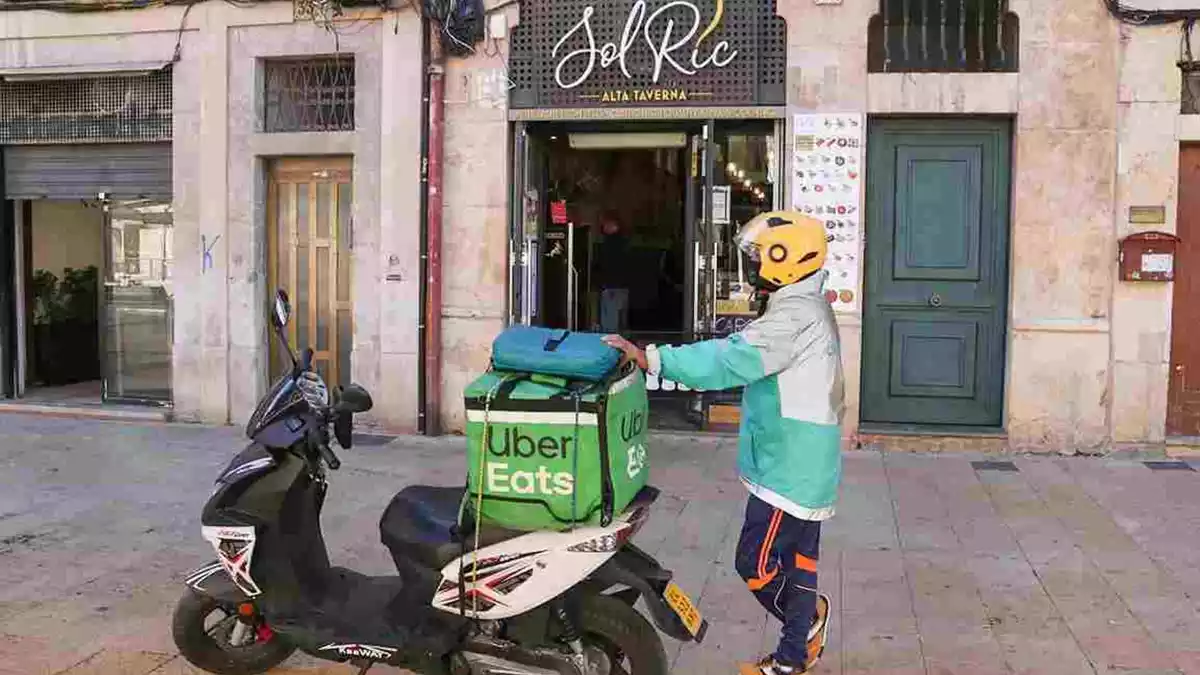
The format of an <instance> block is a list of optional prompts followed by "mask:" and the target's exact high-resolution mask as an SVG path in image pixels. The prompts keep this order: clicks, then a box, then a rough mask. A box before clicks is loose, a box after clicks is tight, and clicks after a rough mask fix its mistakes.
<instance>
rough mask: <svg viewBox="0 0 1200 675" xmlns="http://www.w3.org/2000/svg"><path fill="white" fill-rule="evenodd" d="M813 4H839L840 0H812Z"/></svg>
mask: <svg viewBox="0 0 1200 675" xmlns="http://www.w3.org/2000/svg"><path fill="white" fill-rule="evenodd" d="M813 3H814V4H818V5H840V4H842V0H813Z"/></svg>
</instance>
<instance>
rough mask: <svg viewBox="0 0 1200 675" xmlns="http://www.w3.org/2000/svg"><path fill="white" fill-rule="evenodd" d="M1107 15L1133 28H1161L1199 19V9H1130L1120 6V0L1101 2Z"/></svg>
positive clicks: (1104, 0)
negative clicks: (1106, 10)
mask: <svg viewBox="0 0 1200 675" xmlns="http://www.w3.org/2000/svg"><path fill="white" fill-rule="evenodd" d="M1101 2H1103V3H1104V6H1105V7H1107V8H1108V13H1109V14H1112V15H1113V16H1114V17H1115V18H1117V19H1118V20H1120V21H1121V22H1122V23H1127V24H1132V25H1135V26H1161V25H1164V24H1170V23H1178V22H1180V21H1188V20H1190V19H1200V9H1156V10H1143V9H1132V8H1130V7H1128V6H1126V5H1123V4H1121V0H1101Z"/></svg>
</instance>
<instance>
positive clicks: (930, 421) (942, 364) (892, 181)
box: [862, 119, 1011, 427]
mask: <svg viewBox="0 0 1200 675" xmlns="http://www.w3.org/2000/svg"><path fill="white" fill-rule="evenodd" d="M869 134H870V135H869V142H868V144H867V148H868V166H867V178H868V186H867V209H868V211H867V248H866V294H865V298H864V301H865V314H864V317H863V365H862V378H863V379H862V391H863V394H862V421H863V422H866V423H871V422H874V423H883V424H898V425H909V426H930V425H951V426H973V427H1000V426H1001V425H1002V422H1003V407H1004V353H1005V333H1006V312H1005V308H1006V306H1007V296H1008V240H1009V215H1008V214H1009V197H1008V196H1009V175H1010V164H1009V162H1010V138H1011V136H1010V134H1011V131H1010V124H1009V123H1008V122H1007V121H992V120H948V119H937V120H873V121H872V123H871V125H870V129H869Z"/></svg>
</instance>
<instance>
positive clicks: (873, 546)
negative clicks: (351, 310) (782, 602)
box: [0, 415, 1200, 675]
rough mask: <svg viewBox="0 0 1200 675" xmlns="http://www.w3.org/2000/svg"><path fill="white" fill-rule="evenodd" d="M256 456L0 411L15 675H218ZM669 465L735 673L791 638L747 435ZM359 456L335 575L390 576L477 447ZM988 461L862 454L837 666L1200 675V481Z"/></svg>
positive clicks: (331, 527) (659, 526)
mask: <svg viewBox="0 0 1200 675" xmlns="http://www.w3.org/2000/svg"><path fill="white" fill-rule="evenodd" d="M240 444H241V438H240V435H239V433H238V432H237V431H236V430H234V429H211V428H202V427H189V426H134V425H128V424H118V423H105V422H96V421H74V420H61V419H58V420H56V419H48V418H37V417H23V416H13V415H6V416H0V476H2V477H3V487H4V490H3V491H2V492H0V673H3V674H4V675H10V674H11V675H43V674H45V675H50V674H60V673H66V674H69V675H117V674H120V675H144V674H147V673H158V674H162V675H179V674H183V673H193V672H196V671H194V670H193V669H191V668H190V667H189V666H188V665H187V664H186V663H184V662H183V661H182V659H180V658H178V657H177V656H176V654H175V651H174V648H173V646H172V644H171V640H170V636H169V632H168V623H169V617H170V613H171V609H172V607H173V604H174V602H175V600H176V598H177V597H178V596H179V594H180V591H181V588H182V587H181V585H180V581H181V579H182V576H183V574H184V573H186V572H187V571H188V570H190V569H192V568H193V567H194V566H196V565H197V564H199V563H202V562H205V561H207V560H208V559H209V552H208V551H207V550H206V545H205V544H204V543H203V542H202V541H201V540H200V538H199V529H198V528H199V525H198V522H197V518H198V510H199V507H200V505H201V504H202V502H203V501H204V499H205V497H206V496H207V494H208V491H209V488H210V486H211V483H212V479H213V478H214V477H215V474H216V472H217V471H218V470H219V469H220V468H221V466H223V465H224V463H225V462H227V461H228V459H229V457H230V456H231V453H232V451H233V450H234V449H236V448H237V447H239V446H240ZM652 453H653V454H652V456H651V460H652V462H653V467H654V468H653V471H654V482H655V483H656V484H657V485H658V486H659V487H661V488H662V489H663V490H664V497H663V498H662V500H661V501H660V502H659V506H658V509H657V511H656V513H655V514H654V517H653V520H652V521H651V523H650V525H648V526H647V528H646V530H644V531H643V532H642V533H641V534H640V535H639V537H638V542H639V543H640V544H641V545H642V546H643V547H644V548H646V549H647V550H648V551H650V552H651V553H653V554H655V555H656V556H658V558H659V560H660V561H662V563H663V564H664V565H666V566H668V567H671V568H673V569H674V570H675V572H676V573H677V577H678V579H679V580H680V581H681V583H682V584H683V586H684V587H685V588H686V589H689V590H690V591H691V592H692V594H693V595H694V596H699V598H700V602H699V604H700V605H701V608H702V609H703V610H704V611H705V612H706V613H707V616H708V618H709V620H710V621H711V622H712V628H711V631H710V633H709V637H708V639H707V641H706V642H705V644H704V645H703V646H700V647H696V646H689V647H684V648H682V649H680V648H679V646H678V645H675V644H671V645H669V648H670V649H671V656H672V658H673V660H674V672H676V673H689V674H691V673H732V672H733V663H734V661H735V660H737V659H738V658H745V657H750V656H753V655H755V654H758V653H759V652H761V651H763V650H766V649H768V648H770V647H771V646H772V642H773V640H774V637H775V632H776V626H775V625H773V623H772V622H768V621H767V620H766V618H765V617H764V615H763V613H762V611H761V610H760V609H759V608H758V606H757V605H756V603H755V602H754V600H753V599H752V598H751V597H750V595H749V594H748V593H747V592H746V591H745V590H744V587H743V585H742V583H741V581H740V580H739V579H738V578H737V577H736V575H735V573H734V572H733V569H732V563H731V560H732V555H733V547H734V544H735V542H736V538H737V534H738V525H739V518H740V516H741V509H742V506H743V503H744V499H745V497H744V494H743V491H742V489H741V488H740V487H739V486H738V484H737V482H736V479H735V475H734V470H733V463H734V445H733V441H732V439H729V438H701V439H696V438H682V437H667V436H660V437H656V438H655V439H654V445H653V448H652ZM342 459H343V468H342V470H341V471H339V472H337V473H335V474H334V475H333V477H332V490H331V494H330V499H329V503H328V506H327V508H326V515H325V529H326V533H327V539H328V544H329V546H330V550H331V554H332V556H333V558H334V562H335V564H344V565H349V566H351V567H354V568H357V569H361V570H362V571H365V572H368V573H379V574H385V573H388V572H390V569H389V565H390V562H389V559H388V557H387V555H386V552H385V551H384V549H383V547H382V546H381V545H380V544H379V543H378V536H377V531H376V523H377V521H378V518H379V515H380V513H381V511H382V509H383V507H384V505H385V504H386V502H387V500H388V498H389V497H390V496H391V494H392V493H394V492H395V491H396V490H398V489H399V488H400V487H402V486H404V485H406V484H409V483H413V482H428V483H433V484H453V483H456V482H459V481H461V479H462V475H463V453H462V441H461V439H436V440H431V439H399V440H396V441H393V442H392V443H390V444H387V445H369V446H360V447H357V448H355V449H354V450H352V451H350V452H345V453H343V458H342ZM973 459H980V458H978V457H968V456H965V455H943V456H935V455H918V454H889V455H886V456H885V455H880V454H876V453H871V452H855V453H851V454H849V455H847V457H846V477H845V483H844V489H843V493H842V501H841V505H840V513H839V515H838V516H837V517H836V518H835V519H834V520H833V521H831V523H830V524H829V525H828V527H827V529H826V531H825V535H824V547H823V552H822V562H821V575H822V576H821V584H822V586H823V587H824V588H825V589H826V590H827V591H828V592H829V593H830V594H831V595H832V596H833V598H834V602H835V610H836V615H835V623H834V624H833V631H832V634H831V644H830V647H829V651H828V653H827V655H826V659H825V660H824V661H823V663H822V665H821V667H820V672H823V673H830V674H831V675H832V674H835V673H845V674H847V675H850V674H855V675H857V674H860V673H887V674H889V675H910V674H911V675H915V674H917V673H924V674H928V675H941V674H945V673H970V674H972V675H991V674H998V673H1047V674H1051V673H1052V674H1054V675H1075V674H1076V673H1117V672H1120V673H1138V674H1142V675H1146V674H1150V673H1186V674H1195V675H1200V602H1198V600H1197V598H1200V572H1198V570H1200V473H1195V472H1193V471H1189V470H1180V469H1179V468H1178V467H1176V468H1174V469H1165V468H1163V467H1160V468H1158V469H1151V468H1149V467H1148V466H1147V465H1145V464H1144V463H1142V462H1141V461H1135V460H1134V459H1131V458H1126V459H1119V458H1115V457H1109V458H1090V459H1085V458H1072V459H1068V458H1060V457H1037V458H1034V457H1017V458H1012V459H1013V460H1014V462H1015V467H1016V469H1017V470H1016V471H1011V470H1010V471H1005V470H997V469H998V468H1003V467H998V468H992V469H988V468H986V467H983V468H980V467H977V466H974V465H973V464H972V461H971V460H973ZM1185 466H1186V465H1185ZM1198 466H1200V464H1198ZM1189 468H1190V467H1189ZM287 666H288V667H287V668H284V669H281V670H280V671H278V672H288V673H307V674H312V673H329V674H334V673H343V674H347V675H349V674H351V673H353V672H354V671H353V669H351V668H350V667H349V666H343V665H324V666H323V665H320V664H317V663H315V662H312V661H307V660H302V659H299V658H297V659H295V660H293V661H291V662H289V663H288V664H287ZM378 671H380V672H395V671H389V670H388V669H387V668H383V667H379V668H378ZM374 672H376V671H375V670H373V671H372V673H374Z"/></svg>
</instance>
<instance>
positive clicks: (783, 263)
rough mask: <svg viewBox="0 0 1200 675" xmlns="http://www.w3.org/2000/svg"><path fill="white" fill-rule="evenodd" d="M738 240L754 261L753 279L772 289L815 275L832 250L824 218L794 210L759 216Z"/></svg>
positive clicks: (743, 231) (752, 262)
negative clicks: (822, 221) (827, 238)
mask: <svg viewBox="0 0 1200 675" xmlns="http://www.w3.org/2000/svg"><path fill="white" fill-rule="evenodd" d="M734 242H735V243H736V244H737V246H738V248H739V249H741V250H742V253H744V254H745V255H746V257H747V258H748V259H749V261H750V270H751V278H750V280H751V281H752V282H753V283H754V285H756V286H758V287H759V288H762V289H764V290H768V291H774V290H778V289H780V288H783V287H784V286H787V285H789V284H794V283H796V282H797V281H800V280H802V279H806V278H808V277H810V276H812V275H813V274H814V273H816V272H817V271H818V270H820V269H821V268H822V267H824V266H825V255H826V253H827V251H828V244H827V240H826V238H825V227H824V226H823V225H822V224H821V221H819V220H817V219H816V218H812V217H809V216H806V215H803V214H800V213H796V212H794V211H771V212H770V213H763V214H760V215H758V216H755V217H754V219H753V220H751V221H750V222H748V223H746V224H745V225H743V226H742V229H740V230H738V233H737V236H736V237H735V238H734Z"/></svg>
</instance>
